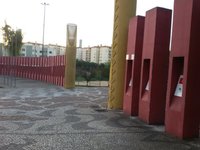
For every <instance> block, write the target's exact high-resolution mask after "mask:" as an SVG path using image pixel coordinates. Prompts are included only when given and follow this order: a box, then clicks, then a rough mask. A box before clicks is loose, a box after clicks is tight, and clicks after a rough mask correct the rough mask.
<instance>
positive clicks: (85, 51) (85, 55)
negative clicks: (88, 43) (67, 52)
mask: <svg viewBox="0 0 200 150" xmlns="http://www.w3.org/2000/svg"><path fill="white" fill-rule="evenodd" d="M90 57H91V48H90V47H86V48H82V56H81V60H83V61H87V62H90Z"/></svg>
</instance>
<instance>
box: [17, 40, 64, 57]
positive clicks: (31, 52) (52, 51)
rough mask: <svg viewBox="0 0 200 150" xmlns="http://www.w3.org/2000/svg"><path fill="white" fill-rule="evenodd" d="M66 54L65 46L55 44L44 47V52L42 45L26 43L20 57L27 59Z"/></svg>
mask: <svg viewBox="0 0 200 150" xmlns="http://www.w3.org/2000/svg"><path fill="white" fill-rule="evenodd" d="M64 54H65V47H64V46H59V45H53V44H49V45H44V50H43V51H42V44H40V43H32V42H27V43H24V44H23V46H22V48H21V51H20V55H21V56H25V57H41V56H56V55H64Z"/></svg>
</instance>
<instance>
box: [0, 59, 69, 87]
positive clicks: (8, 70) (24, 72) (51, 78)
mask: <svg viewBox="0 0 200 150" xmlns="http://www.w3.org/2000/svg"><path fill="white" fill-rule="evenodd" d="M0 75H7V76H10V75H12V76H16V77H21V78H28V79H33V80H41V81H44V82H48V83H53V84H56V85H59V86H63V85H64V76H65V56H51V57H0Z"/></svg>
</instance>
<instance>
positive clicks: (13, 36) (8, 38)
mask: <svg viewBox="0 0 200 150" xmlns="http://www.w3.org/2000/svg"><path fill="white" fill-rule="evenodd" d="M2 31H3V40H4V46H5V48H6V50H8V54H9V55H10V56H18V55H20V49H21V47H22V45H23V43H22V40H23V35H22V31H21V29H17V30H16V31H15V30H14V29H12V28H11V26H10V25H8V24H7V23H6V22H5V26H4V27H2Z"/></svg>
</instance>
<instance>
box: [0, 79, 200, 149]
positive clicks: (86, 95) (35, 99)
mask: <svg viewBox="0 0 200 150" xmlns="http://www.w3.org/2000/svg"><path fill="white" fill-rule="evenodd" d="M107 94H108V88H107V87H76V88H75V89H73V90H66V89H64V88H62V87H58V86H54V85H50V84H46V83H42V82H39V81H32V80H23V79H17V87H16V88H8V87H4V88H0V150H90V149H91V150H104V149H105V150H131V149H134V150H160V149H162V150H177V149H178V150H198V149H200V139H193V140H188V141H182V140H178V139H176V138H174V137H171V136H169V135H167V134H165V133H164V129H163V126H148V125H146V124H144V123H143V122H141V121H140V120H138V119H137V118H129V117H126V116H124V115H123V113H122V112H121V111H109V110H107V109H106V108H105V106H106V103H107V96H108V95H107Z"/></svg>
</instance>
